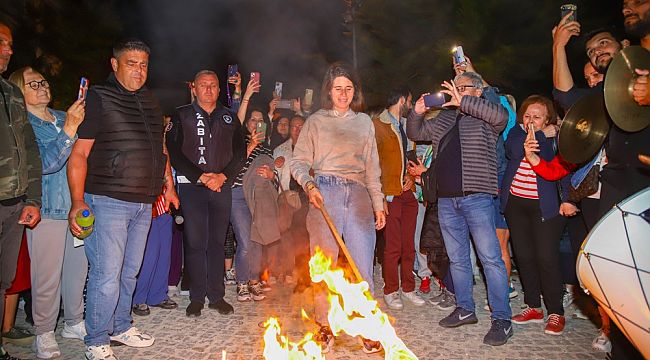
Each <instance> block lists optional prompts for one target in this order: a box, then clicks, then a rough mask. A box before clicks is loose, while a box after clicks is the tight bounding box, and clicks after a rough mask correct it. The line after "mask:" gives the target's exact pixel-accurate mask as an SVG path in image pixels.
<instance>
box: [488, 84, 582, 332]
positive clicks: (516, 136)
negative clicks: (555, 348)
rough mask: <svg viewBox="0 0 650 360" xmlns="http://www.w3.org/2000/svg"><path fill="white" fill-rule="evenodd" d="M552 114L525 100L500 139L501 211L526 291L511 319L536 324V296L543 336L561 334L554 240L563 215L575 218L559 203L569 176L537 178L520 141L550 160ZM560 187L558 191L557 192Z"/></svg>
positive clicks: (535, 98) (539, 99)
mask: <svg viewBox="0 0 650 360" xmlns="http://www.w3.org/2000/svg"><path fill="white" fill-rule="evenodd" d="M556 119H557V115H556V113H555V109H554V107H553V103H552V102H551V100H549V99H548V98H546V97H543V96H539V95H532V96H529V97H528V98H527V99H526V100H524V102H523V103H522V104H521V107H520V108H519V112H518V116H517V122H518V123H519V126H515V127H514V128H513V129H512V130H511V131H510V134H509V135H508V140H507V141H506V158H507V159H508V165H507V167H506V172H505V174H504V178H503V183H502V186H501V189H502V190H503V191H502V192H501V195H500V196H501V209H502V210H503V212H504V214H505V216H506V220H507V221H508V225H509V226H510V231H511V233H512V246H513V249H514V251H515V257H516V260H517V265H518V267H519V277H520V278H521V282H522V285H523V287H524V289H526V291H525V292H524V303H525V304H526V306H527V307H526V309H524V310H523V311H522V312H521V313H520V314H517V315H515V316H513V317H512V321H513V322H514V323H515V324H529V323H540V322H543V321H544V313H543V311H542V305H541V300H540V295H543V296H544V303H545V305H546V309H547V311H548V313H549V315H548V319H547V320H546V327H545V328H544V332H545V333H546V334H550V335H561V334H562V333H563V331H564V325H565V318H564V307H563V305H562V296H563V294H564V285H563V278H562V271H561V267H560V240H561V237H562V233H563V231H564V227H565V225H566V218H565V216H573V215H575V214H576V211H577V208H576V207H575V205H573V204H571V203H569V202H566V201H561V200H560V199H566V198H567V197H568V191H569V190H568V189H569V186H570V178H569V177H568V176H567V177H564V178H563V179H562V180H560V182H561V186H558V185H559V184H558V183H557V182H556V181H546V180H544V179H543V178H541V177H539V176H537V174H535V172H534V171H533V169H532V168H531V165H530V164H529V163H528V160H527V159H526V158H525V156H524V148H523V144H524V141H526V139H531V138H533V137H534V138H536V139H537V141H538V143H539V144H540V153H539V155H540V156H541V157H543V158H545V159H546V160H550V159H552V158H553V157H554V156H555V149H556V145H554V143H555V137H546V134H545V133H544V131H543V130H544V129H545V128H546V127H548V126H554V125H555V123H556ZM558 187H559V188H560V189H561V192H560V191H559V190H558Z"/></svg>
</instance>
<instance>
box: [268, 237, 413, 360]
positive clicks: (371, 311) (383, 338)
mask: <svg viewBox="0 0 650 360" xmlns="http://www.w3.org/2000/svg"><path fill="white" fill-rule="evenodd" d="M331 266H332V260H331V259H330V258H328V257H327V256H325V254H323V252H322V251H321V250H320V249H316V252H315V254H314V255H313V256H312V257H311V259H310V260H309V274H310V276H311V280H312V281H313V282H315V283H318V282H321V281H324V282H325V284H326V285H327V288H328V289H329V295H328V301H329V303H330V309H329V311H328V315H327V319H328V321H329V325H330V328H331V329H332V332H333V333H334V335H336V334H339V333H341V332H344V333H346V334H348V335H350V336H361V337H363V338H366V339H370V340H374V341H379V342H380V343H381V345H382V346H383V347H384V352H385V359H386V360H398V359H400V360H417V356H415V354H413V352H411V350H409V349H408V348H407V347H406V345H405V344H404V342H403V341H402V340H401V339H400V338H399V337H398V336H397V333H396V332H395V329H394V328H393V326H392V325H391V323H390V321H389V319H388V316H387V315H386V314H385V313H383V312H382V311H381V309H379V306H378V304H377V301H376V300H375V299H373V298H372V295H371V294H370V292H369V291H368V289H369V287H368V283H367V282H365V281H362V282H360V283H351V282H349V281H348V280H346V279H345V277H344V273H343V270H342V269H331ZM302 317H303V319H307V320H309V317H308V316H307V314H306V313H305V311H304V309H303V310H302ZM264 327H265V328H266V331H265V333H264V344H265V346H264V358H265V359H267V360H275V359H291V360H299V359H300V360H302V359H306V360H315V359H325V358H324V357H323V355H322V353H321V349H320V346H319V345H318V344H317V343H316V342H314V341H313V340H312V339H313V334H311V333H307V335H305V337H304V338H303V340H301V341H300V342H298V343H291V342H289V341H288V340H287V338H286V337H285V336H281V335H280V325H279V323H278V320H277V319H276V318H269V319H268V320H267V321H266V322H265V323H264ZM278 339H279V340H278Z"/></svg>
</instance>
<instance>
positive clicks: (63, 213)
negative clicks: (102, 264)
mask: <svg viewBox="0 0 650 360" xmlns="http://www.w3.org/2000/svg"><path fill="white" fill-rule="evenodd" d="M9 80H10V81H11V82H13V83H14V84H16V85H18V87H19V88H20V89H21V90H22V92H23V95H24V96H25V105H26V107H27V111H28V114H27V116H28V119H29V122H30V123H31V124H32V127H33V128H34V134H35V135H36V141H37V143H38V148H39V151H40V154H41V161H42V163H43V179H42V185H43V195H42V207H41V216H42V220H41V222H40V223H39V224H38V225H36V227H34V228H33V229H28V230H27V245H28V247H29V255H30V258H31V283H32V299H33V304H32V311H33V317H34V325H35V327H36V341H35V344H34V349H35V351H36V356H37V357H38V358H39V359H48V358H53V357H57V356H60V355H61V351H60V350H59V346H58V344H57V342H56V339H55V338H54V328H55V325H56V320H57V316H58V314H59V305H60V299H61V295H63V303H64V306H63V307H64V309H65V314H64V319H65V325H64V328H63V331H62V333H61V335H62V336H63V337H65V338H74V339H79V340H83V337H84V336H85V335H86V328H85V326H84V322H83V288H84V282H85V279H86V272H87V269H88V263H87V261H86V255H85V253H84V250H83V248H82V247H77V248H75V247H74V240H73V237H72V234H70V231H68V220H67V219H68V210H69V209H70V191H69V190H68V181H67V176H66V168H67V166H66V164H67V161H68V156H70V152H71V150H72V145H74V143H75V141H76V140H77V127H79V124H81V122H82V121H83V119H84V114H85V110H84V107H85V104H84V102H83V100H77V101H75V102H74V103H73V104H72V106H70V108H69V109H68V111H67V113H64V112H62V111H58V110H54V109H51V108H49V107H48V104H49V103H50V101H51V100H52V96H51V93H50V85H49V83H48V82H47V80H45V78H43V75H41V74H40V73H38V72H37V71H35V70H34V69H32V68H30V67H24V68H21V69H19V70H16V71H15V72H13V73H12V74H11V76H10V77H9ZM62 275H63V276H62Z"/></svg>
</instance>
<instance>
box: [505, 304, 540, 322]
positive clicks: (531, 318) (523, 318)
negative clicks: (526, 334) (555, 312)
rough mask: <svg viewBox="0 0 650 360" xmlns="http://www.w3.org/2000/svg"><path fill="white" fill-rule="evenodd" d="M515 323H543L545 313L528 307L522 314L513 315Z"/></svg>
mask: <svg viewBox="0 0 650 360" xmlns="http://www.w3.org/2000/svg"><path fill="white" fill-rule="evenodd" d="M512 322H513V323H515V324H520V325H521V324H528V323H542V322H544V313H543V312H542V311H541V310H537V309H533V308H530V307H527V308H525V309H524V311H522V312H521V314H518V315H515V316H513V317H512Z"/></svg>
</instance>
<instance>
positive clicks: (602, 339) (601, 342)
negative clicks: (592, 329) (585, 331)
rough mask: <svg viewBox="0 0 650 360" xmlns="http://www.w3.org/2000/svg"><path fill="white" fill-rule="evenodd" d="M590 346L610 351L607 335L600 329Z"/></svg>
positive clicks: (610, 346)
mask: <svg viewBox="0 0 650 360" xmlns="http://www.w3.org/2000/svg"><path fill="white" fill-rule="evenodd" d="M591 347H592V348H594V349H596V350H598V351H602V352H606V353H608V352H610V351H612V343H611V342H610V341H609V337H608V336H607V335H606V334H605V333H604V332H603V330H600V333H599V334H598V336H597V337H596V338H595V339H594V341H592V342H591Z"/></svg>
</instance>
